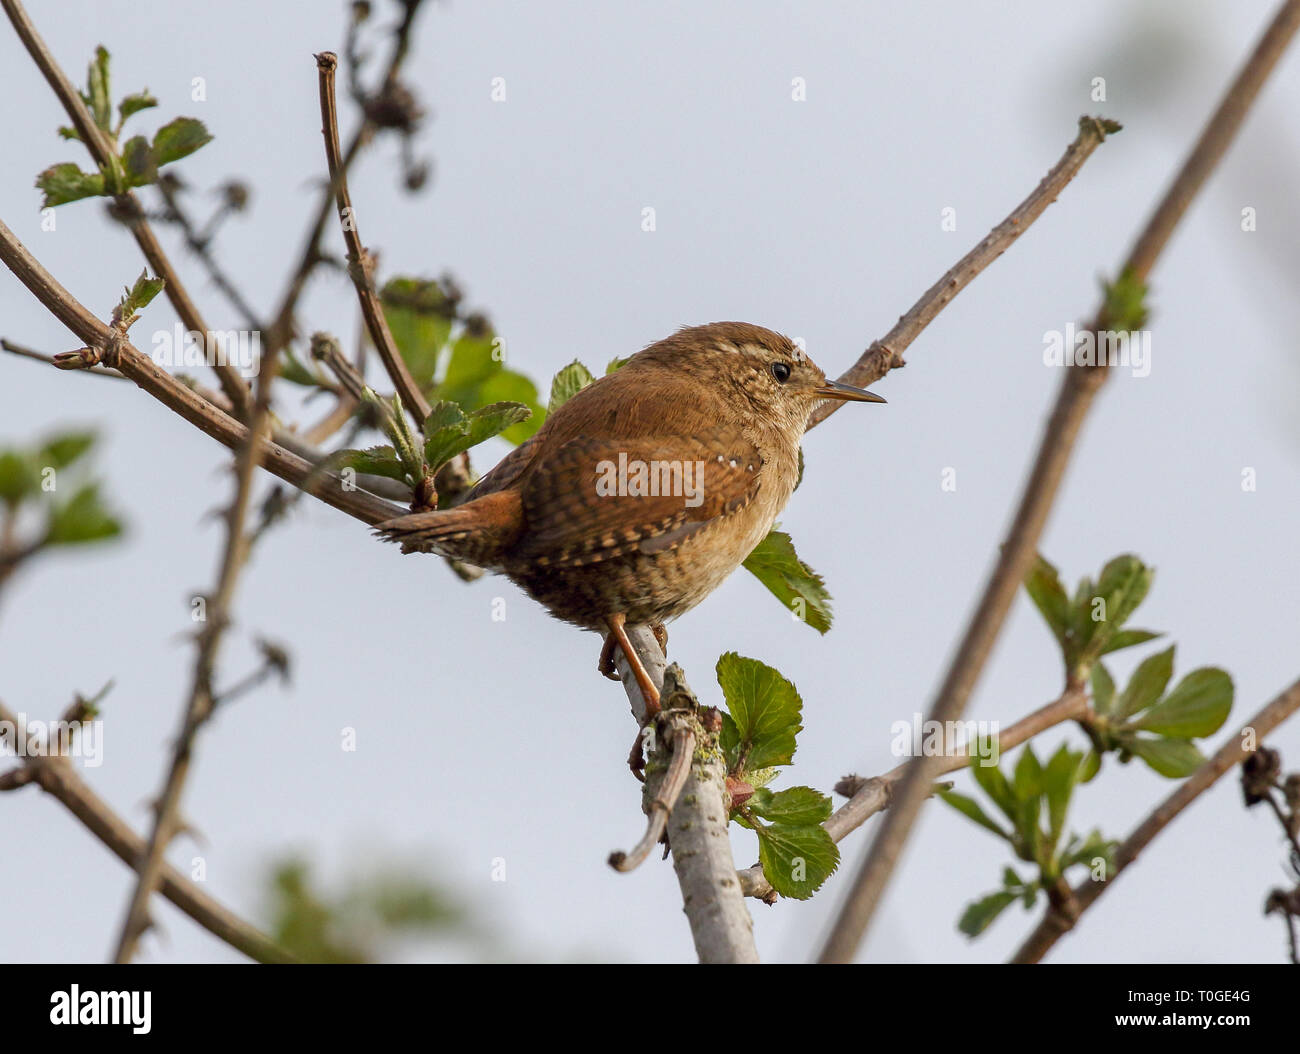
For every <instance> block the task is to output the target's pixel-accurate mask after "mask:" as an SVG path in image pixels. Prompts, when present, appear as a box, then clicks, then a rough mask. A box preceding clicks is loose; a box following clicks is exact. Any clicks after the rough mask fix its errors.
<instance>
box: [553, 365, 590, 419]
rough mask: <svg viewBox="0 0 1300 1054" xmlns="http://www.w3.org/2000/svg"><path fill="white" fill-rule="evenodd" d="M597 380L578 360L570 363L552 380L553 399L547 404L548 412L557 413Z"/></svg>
mask: <svg viewBox="0 0 1300 1054" xmlns="http://www.w3.org/2000/svg"><path fill="white" fill-rule="evenodd" d="M595 379H596V378H594V377H593V376H592V375H591V371H590V370H589V369H587V367H586V366H584V365H583V364H582V363H580V362H578V361H577V360H576V359H575V360H574V361H573V362H571V363H569V365H567V366H565V367H564V369H562V370H561V371H560V372H559V373H557V374H556V375H555V376H554V377H553V378H552V379H551V398H550V400H549V401H548V402H547V404H546V412H547V413H548V414H553V413H555V411H556V410H558V409H559V408H560V407H561V406H563V405H564V404H565V403H567V402H568V401H569V400H570V399H572V398H573V397H574V396H575V395H577V394H578V393H579V392H580V391H582V389H583V388H585V387H587V385H589V384H590V383H591V382H592V381H594V380H595Z"/></svg>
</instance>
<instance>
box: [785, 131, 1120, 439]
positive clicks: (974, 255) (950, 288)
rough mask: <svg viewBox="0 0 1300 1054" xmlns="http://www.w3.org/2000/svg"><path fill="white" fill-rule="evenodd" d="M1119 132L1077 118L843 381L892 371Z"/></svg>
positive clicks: (866, 380)
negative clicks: (1047, 162) (1025, 183)
mask: <svg viewBox="0 0 1300 1054" xmlns="http://www.w3.org/2000/svg"><path fill="white" fill-rule="evenodd" d="M1119 130H1120V126H1119V125H1118V124H1116V123H1115V122H1114V121H1110V120H1106V119H1105V118H1101V117H1080V118H1079V134H1078V135H1077V136H1076V137H1075V139H1074V141H1073V142H1072V143H1070V145H1069V146H1067V147H1066V148H1065V153H1064V155H1062V157H1061V160H1059V161H1058V162H1057V163H1056V164H1055V165H1053V166H1052V169H1051V171H1050V172H1048V173H1047V175H1045V176H1044V177H1043V178H1042V180H1041V181H1040V182H1039V184H1038V186H1036V187H1035V188H1034V190H1033V193H1032V194H1030V195H1029V197H1027V198H1025V200H1024V201H1022V202H1021V203H1020V204H1019V205H1017V206H1016V207H1015V209H1013V210H1012V212H1011V214H1010V215H1009V216H1007V218H1006V219H1005V220H1003V221H1002V222H1001V223H999V224H998V225H997V226H996V227H994V228H993V230H991V231H990V232H989V233H988V234H987V235H985V237H984V238H983V240H982V241H980V243H979V244H978V245H976V246H975V248H973V249H972V250H971V251H970V252H968V253H967V254H966V255H965V256H963V257H962V258H961V259H960V260H958V261H957V262H956V263H955V264H953V265H952V267H950V268H949V269H948V271H947V273H946V274H945V275H944V276H943V277H942V278H940V279H939V280H938V281H937V282H935V283H934V285H932V286H930V288H929V289H927V290H926V291H925V292H924V293H922V294H921V299H919V300H918V301H917V302H916V303H915V304H913V305H912V306H911V307H910V308H908V310H907V313H906V314H904V315H902V316H900V317H899V319H898V323H897V324H896V325H895V326H894V328H893V329H891V330H890V331H889V332H888V333H886V334H885V335H884V336H883V337H881V338H880V339H879V340H877V341H874V342H873V343H872V345H871V347H869V348H867V350H866V351H864V352H863V353H862V355H861V356H859V358H858V361H857V362H855V363H854V364H853V365H852V366H851V367H849V369H848V370H846V371H845V372H844V373H843V374H841V376H840V381H841V382H843V383H844V384H852V385H855V386H857V387H861V388H864V387H866V386H867V385H869V384H872V383H874V382H875V381H878V380H880V378H881V377H883V376H884V375H885V374H887V373H888V372H889V371H890V370H892V369H895V368H897V367H899V366H902V365H903V364H904V363H903V352H904V351H906V350H907V348H908V347H909V346H910V345H911V343H912V342H913V341H914V340H916V338H917V337H919V336H920V335H921V331H922V330H923V329H925V327H926V326H928V325H929V324H930V323H931V322H933V321H934V319H935V317H936V316H937V315H938V314H939V312H940V311H942V310H943V309H944V308H945V307H947V306H948V304H949V303H950V302H951V301H952V299H953V297H955V296H956V295H957V294H958V293H960V292H961V291H962V290H963V289H965V288H966V286H968V285H969V284H970V283H971V282H972V281H973V280H974V278H975V276H976V275H978V274H979V273H980V272H981V271H983V270H984V269H985V268H987V267H988V266H989V265H990V264H991V263H993V261H994V260H996V259H997V258H998V257H999V256H1001V255H1002V254H1003V253H1004V252H1006V251H1007V249H1008V248H1010V246H1011V243H1012V242H1014V241H1015V240H1016V239H1017V238H1019V237H1020V236H1021V235H1022V234H1024V233H1025V231H1026V230H1028V228H1029V226H1030V224H1032V223H1033V222H1034V221H1035V220H1036V219H1038V217H1039V216H1041V215H1042V214H1043V212H1044V211H1045V210H1046V209H1047V206H1048V205H1050V204H1051V203H1052V202H1054V201H1055V200H1056V199H1057V197H1058V196H1059V195H1060V193H1061V191H1063V190H1064V189H1065V187H1066V185H1067V184H1068V183H1069V182H1070V181H1071V180H1072V179H1074V177H1075V176H1076V175H1077V174H1078V172H1079V169H1081V168H1082V167H1083V163H1084V162H1085V161H1087V160H1088V158H1089V157H1090V156H1092V152H1093V151H1094V150H1096V149H1097V147H1099V146H1100V145H1101V144H1102V143H1103V142H1104V141H1105V139H1106V136H1107V135H1111V134H1114V133H1115V132H1118V131H1119ZM839 408H840V403H839V402H836V401H833V400H832V401H829V402H823V403H822V404H821V405H820V406H818V407H817V408H816V410H815V411H814V412H813V414H812V416H811V417H810V418H809V421H808V427H809V428H813V427H815V426H817V425H819V424H821V423H822V422H823V421H825V420H826V418H828V417H830V415H831V414H833V413H834V412H835V411H836V410H838V409H839Z"/></svg>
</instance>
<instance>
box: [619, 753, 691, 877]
mask: <svg viewBox="0 0 1300 1054" xmlns="http://www.w3.org/2000/svg"><path fill="white" fill-rule="evenodd" d="M694 755H695V734H694V733H693V732H690V731H682V732H678V733H677V734H676V735H675V736H674V737H673V741H672V760H671V761H670V762H669V765H668V772H667V774H666V775H665V776H664V777H663V780H662V782H660V783H659V785H658V787H657V788H656V789H655V790H654V793H653V794H651V795H650V801H649V803H648V804H647V805H646V812H647V816H648V818H647V820H646V829H645V834H643V835H642V836H641V841H639V842H637V844H636V845H635V846H634V847H633V848H632V850H631V852H627V853H624V852H621V851H619V852H614V853H610V854H609V866H610V867H612V868H613V869H614V870H615V871H623V872H627V871H635V870H636V869H637V868H638V867H640V866H641V862H642V861H643V860H645V858H646V857H647V856H649V855H650V852H651V850H653V849H654V847H655V846H656V845H658V844H659V841H660V839H661V838H663V834H664V828H666V827H667V826H668V817H669V815H670V814H671V813H672V811H673V807H674V806H675V805H676V804H677V800H678V799H679V798H680V797H681V794H682V788H683V787H685V786H686V778H687V777H688V776H689V775H690V774H691V758H692V757H693V756H694ZM646 791H647V793H649V791H650V784H649V782H647V784H646Z"/></svg>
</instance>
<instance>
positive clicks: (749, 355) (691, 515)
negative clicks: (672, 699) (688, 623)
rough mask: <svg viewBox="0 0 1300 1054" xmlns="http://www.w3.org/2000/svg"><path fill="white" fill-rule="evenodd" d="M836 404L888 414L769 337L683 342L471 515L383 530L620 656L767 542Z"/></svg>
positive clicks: (757, 332) (639, 365)
mask: <svg viewBox="0 0 1300 1054" xmlns="http://www.w3.org/2000/svg"><path fill="white" fill-rule="evenodd" d="M828 398H830V399H852V400H856V401H871V402H883V401H884V400H882V399H880V398H879V397H877V396H873V395H871V394H870V393H868V392H863V391H860V390H859V389H856V388H849V387H847V386H845V385H838V384H836V383H835V382H832V381H827V379H826V376H825V374H823V373H822V371H821V370H820V369H818V368H817V366H816V365H815V364H814V363H813V362H812V361H811V360H810V359H809V358H808V357H807V356H806V355H805V354H803V353H802V352H801V351H800V350H799V348H798V347H797V346H796V345H795V344H794V343H793V342H792V341H791V340H790V339H789V338H787V337H783V336H781V335H780V334H778V333H774V332H772V331H771V330H767V329H763V328H761V327H759V326H754V325H749V324H747V323H743V322H715V323H712V324H711V325H707V326H695V327H692V328H688V329H682V330H680V331H679V332H677V333H675V334H674V335H673V336H671V337H668V338H667V339H665V340H661V341H659V342H658V343H657V344H652V345H650V347H648V348H646V349H645V350H644V351H642V352H640V353H639V354H637V355H634V356H633V357H632V358H631V359H629V360H628V361H627V363H625V364H624V365H623V367H622V368H620V369H619V370H617V371H615V372H614V373H612V374H610V375H608V376H606V377H602V378H600V379H599V380H597V381H595V382H594V383H592V384H591V385H589V386H588V387H586V388H584V389H583V390H582V391H580V392H578V393H577V394H576V395H575V396H573V397H572V398H571V399H570V400H569V401H568V402H566V403H565V404H564V405H563V406H561V407H560V408H559V409H558V410H557V411H556V412H555V413H553V414H551V416H550V417H548V418H547V419H546V422H545V423H544V424H543V425H542V427H541V428H540V429H538V431H537V433H536V434H535V435H534V436H533V437H532V438H531V439H530V440H528V442H526V443H524V444H523V445H522V446H520V447H518V448H517V449H515V450H514V451H513V452H512V453H510V454H509V455H508V456H507V457H506V458H504V459H503V460H502V461H501V463H500V464H498V465H497V466H496V468H494V469H493V470H492V471H491V472H489V473H488V474H487V475H486V476H484V477H483V478H482V479H481V480H480V481H479V483H478V484H477V486H475V487H474V488H473V490H472V491H471V492H470V493H469V495H468V497H467V500H466V501H465V502H464V504H462V505H459V506H457V507H455V508H451V509H441V510H438V511H436V512H420V513H414V514H412V515H409V516H401V517H398V518H397V519H394V520H389V521H387V522H386V523H382V524H380V525H379V526H378V528H377V530H378V531H379V532H380V533H381V534H383V535H384V536H385V537H387V538H389V539H391V540H393V541H398V542H401V543H402V547H403V549H404V550H405V551H408V552H410V551H431V552H437V553H441V554H442V555H444V556H450V557H454V558H457V559H461V560H465V561H468V562H470V563H473V564H478V565H479V566H481V567H486V568H488V569H490V570H493V571H498V572H501V573H503V574H505V575H506V576H507V577H509V578H510V579H511V580H512V581H514V582H515V583H516V584H518V585H519V586H520V587H521V588H522V589H524V590H525V591H526V592H527V593H529V594H530V595H531V596H533V597H534V598H536V599H537V600H538V601H540V602H541V603H542V604H544V605H545V606H546V607H547V609H548V610H550V612H551V613H552V614H553V615H555V616H556V617H557V618H561V619H564V620H565V621H567V622H571V623H574V624H575V625H578V626H582V627H583V628H585V629H594V630H604V629H607V628H609V629H611V630H612V631H613V634H614V636H617V637H619V638H620V643H621V642H622V623H623V621H624V620H626V621H628V622H633V623H650V624H662V623H663V622H664V621H666V620H668V619H672V618H675V617H676V616H678V615H680V614H682V613H683V612H685V611H688V610H690V609H691V608H692V607H694V606H695V605H696V604H698V603H699V602H700V601H701V600H703V599H704V598H705V597H706V596H707V595H708V594H709V593H711V592H712V591H713V590H714V589H716V588H717V587H718V585H720V584H721V583H722V581H723V580H724V579H725V578H726V577H727V576H728V575H729V574H731V572H732V571H734V570H735V569H736V567H737V566H738V565H739V564H740V563H741V561H743V560H744V559H745V557H747V556H748V555H749V554H750V552H751V551H752V550H753V548H754V546H756V545H757V544H758V543H759V542H760V541H762V539H763V538H764V536H765V535H766V534H767V532H768V531H769V530H770V529H771V527H772V524H773V522H774V521H775V519H776V517H777V515H778V514H779V513H780V511H781V510H782V509H783V508H784V507H785V504H786V502H787V501H788V500H789V498H790V495H791V493H792V492H793V491H794V486H795V482H796V480H797V478H798V471H799V441H800V439H801V438H802V436H803V432H804V428H805V426H806V424H807V420H808V415H809V413H810V412H811V410H812V409H813V407H814V406H815V405H816V404H817V403H818V402H819V401H820V400H822V399H828ZM642 466H643V467H642ZM616 624H617V625H616ZM612 639H613V637H611V640H612ZM629 658H631V657H630V656H629ZM633 662H635V660H633ZM637 665H639V664H637ZM642 672H643V671H642ZM643 688H644V684H643Z"/></svg>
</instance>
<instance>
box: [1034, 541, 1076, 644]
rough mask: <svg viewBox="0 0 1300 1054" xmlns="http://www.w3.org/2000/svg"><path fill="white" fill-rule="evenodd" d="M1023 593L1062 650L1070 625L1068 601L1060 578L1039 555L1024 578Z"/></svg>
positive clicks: (1054, 569)
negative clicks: (1032, 603)
mask: <svg viewBox="0 0 1300 1054" xmlns="http://www.w3.org/2000/svg"><path fill="white" fill-rule="evenodd" d="M1025 591H1026V592H1027V593H1028V594H1029V599H1030V600H1032V601H1033V602H1034V605H1035V606H1036V607H1037V608H1038V610H1039V612H1041V614H1042V616H1043V618H1044V619H1045V620H1046V621H1047V625H1048V627H1049V628H1050V629H1051V631H1052V635H1053V636H1054V637H1055V638H1056V640H1057V642H1058V643H1059V644H1060V645H1061V647H1062V648H1064V647H1065V644H1066V632H1067V630H1068V629H1069V624H1070V600H1069V597H1067V596H1066V595H1065V587H1064V586H1062V585H1061V576H1060V574H1058V573H1057V570H1056V568H1055V567H1053V566H1052V565H1051V564H1049V563H1048V562H1047V561H1046V560H1044V559H1043V557H1042V554H1039V556H1038V558H1037V560H1036V561H1035V563H1034V566H1033V567H1032V568H1030V570H1029V574H1028V575H1026V576H1025Z"/></svg>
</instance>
